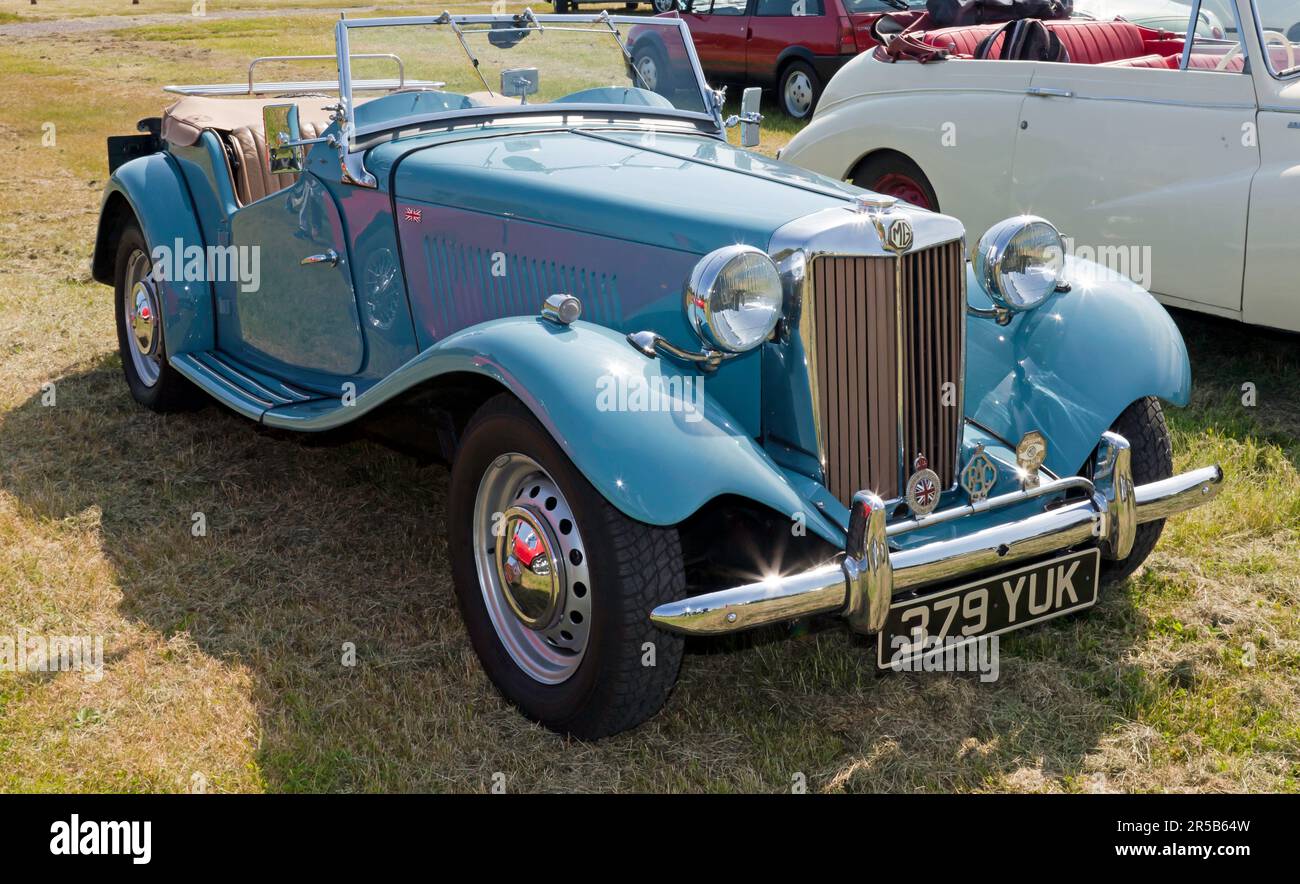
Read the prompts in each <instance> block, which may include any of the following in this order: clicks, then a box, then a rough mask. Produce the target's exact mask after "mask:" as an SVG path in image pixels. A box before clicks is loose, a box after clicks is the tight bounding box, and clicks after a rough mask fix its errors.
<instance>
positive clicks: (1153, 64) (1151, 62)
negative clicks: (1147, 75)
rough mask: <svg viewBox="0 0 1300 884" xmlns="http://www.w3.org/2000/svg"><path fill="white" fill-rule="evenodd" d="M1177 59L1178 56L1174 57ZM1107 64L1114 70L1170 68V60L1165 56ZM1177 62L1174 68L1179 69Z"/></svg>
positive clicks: (1145, 57)
mask: <svg viewBox="0 0 1300 884" xmlns="http://www.w3.org/2000/svg"><path fill="white" fill-rule="evenodd" d="M1173 58H1175V59H1177V58H1178V56H1176V55H1175V56H1173ZM1106 64H1107V65H1108V66H1110V67H1114V68H1168V67H1169V58H1167V57H1166V56H1163V55H1143V56H1141V57H1140V58H1122V59H1120V60H1119V61H1108V62H1106ZM1177 66H1178V65H1177V62H1175V64H1174V67H1177Z"/></svg>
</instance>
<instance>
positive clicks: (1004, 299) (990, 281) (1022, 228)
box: [974, 215, 1065, 311]
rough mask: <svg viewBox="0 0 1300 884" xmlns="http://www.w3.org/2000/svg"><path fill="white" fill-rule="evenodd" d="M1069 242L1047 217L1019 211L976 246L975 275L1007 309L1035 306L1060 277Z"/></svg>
mask: <svg viewBox="0 0 1300 884" xmlns="http://www.w3.org/2000/svg"><path fill="white" fill-rule="evenodd" d="M1064 262H1065V243H1063V242H1062V241H1061V234H1060V233H1058V232H1057V230H1056V228H1055V227H1053V226H1052V225H1051V224H1050V223H1048V222H1047V221H1044V220H1043V219H1042V218H1039V217H1036V216H1034V215H1018V216H1016V217H1015V218H1008V219H1007V220H1005V221H999V222H998V223H997V224H994V225H993V226H992V227H990V228H989V229H988V230H987V231H986V232H985V234H984V235H983V236H981V237H980V241H979V245H977V246H976V247H975V256H974V264H975V278H976V279H978V280H979V281H980V283H981V284H982V285H983V286H984V288H985V290H986V291H987V292H988V293H989V296H990V297H992V298H993V300H994V302H996V303H997V304H998V306H1000V307H1004V308H1006V309H1007V310H1012V311H1021V310H1032V309H1033V308H1035V307H1037V306H1038V305H1039V304H1041V303H1043V301H1045V300H1047V296H1048V295H1050V294H1051V293H1052V292H1053V291H1054V290H1055V289H1056V286H1057V283H1058V282H1059V281H1060V277H1061V269H1062V267H1063V266H1064Z"/></svg>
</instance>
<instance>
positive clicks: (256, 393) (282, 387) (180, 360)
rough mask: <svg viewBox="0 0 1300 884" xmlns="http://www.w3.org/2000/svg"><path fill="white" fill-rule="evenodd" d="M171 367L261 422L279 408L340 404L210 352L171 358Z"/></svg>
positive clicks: (216, 396) (224, 402) (227, 357)
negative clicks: (272, 410) (270, 412)
mask: <svg viewBox="0 0 1300 884" xmlns="http://www.w3.org/2000/svg"><path fill="white" fill-rule="evenodd" d="M171 365H172V367H173V368H175V369H176V370H177V371H179V372H180V373H181V374H183V375H185V377H187V378H189V380H191V381H193V382H194V383H195V384H196V385H197V386H199V387H201V388H202V389H203V390H204V391H206V392H207V393H209V394H210V395H212V396H213V397H214V398H216V399H217V400H218V401H220V402H221V403H222V404H224V405H227V406H229V407H230V408H233V409H234V410H235V411H237V412H239V413H240V414H242V415H244V417H249V418H252V419H253V420H255V421H259V422H260V421H261V420H262V416H263V415H265V414H266V413H267V412H268V411H270V410H271V409H273V408H279V407H280V406H285V405H289V406H302V405H304V404H307V403H316V402H320V403H331V402H332V403H333V404H334V405H336V406H337V404H338V400H330V399H326V398H325V397H322V396H321V395H320V394H319V393H311V392H308V391H306V390H300V389H298V388H297V387H294V386H291V385H289V384H286V383H284V382H283V381H280V380H276V379H275V378H272V377H270V376H268V375H266V374H264V373H262V372H259V371H257V370H255V369H252V368H249V367H248V366H246V365H243V364H241V363H239V362H237V361H235V360H233V359H231V358H230V357H229V356H226V355H223V354H218V353H215V352H213V351H211V350H208V351H204V352H199V353H181V354H180V355H178V356H173V357H172V358H171Z"/></svg>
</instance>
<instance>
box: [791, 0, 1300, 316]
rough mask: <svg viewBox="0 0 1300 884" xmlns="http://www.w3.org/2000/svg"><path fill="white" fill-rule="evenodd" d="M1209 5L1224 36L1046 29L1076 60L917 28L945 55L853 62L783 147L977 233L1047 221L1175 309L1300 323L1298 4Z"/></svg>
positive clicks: (965, 32)
mask: <svg viewBox="0 0 1300 884" xmlns="http://www.w3.org/2000/svg"><path fill="white" fill-rule="evenodd" d="M1207 13H1208V14H1209V15H1212V16H1213V17H1214V19H1216V20H1217V21H1219V22H1222V23H1223V25H1224V27H1223V31H1224V33H1223V35H1222V37H1221V38H1215V37H1212V36H1206V35H1205V34H1204V28H1203V27H1202V28H1200V29H1199V30H1197V31H1196V32H1194V33H1193V34H1191V35H1190V37H1189V34H1188V33H1187V32H1188V31H1189V30H1191V29H1190V28H1184V29H1183V31H1184V32H1183V33H1172V32H1168V31H1160V30H1158V29H1155V28H1150V27H1146V26H1141V25H1137V24H1133V23H1131V22H1129V21H1126V20H1120V19H1115V20H1110V21H1061V22H1047V23H1045V24H1046V26H1047V27H1048V29H1049V30H1051V31H1052V32H1053V33H1055V34H1057V35H1058V36H1059V37H1060V38H1061V41H1062V43H1063V44H1064V45H1065V47H1066V49H1067V50H1068V52H1069V55H1070V61H1069V63H1056V62H1053V63H1049V62H1040V61H1014V60H977V59H975V58H974V57H973V56H974V54H975V49H976V46H977V44H978V43H979V41H980V40H981V39H982V38H983V37H984V36H986V35H987V34H989V33H992V32H993V31H994V30H995V29H996V28H997V27H999V26H998V25H981V26H974V27H964V28H944V29H939V30H929V31H921V32H919V33H918V34H914V35H913V36H915V37H916V39H918V40H919V41H921V42H922V43H925V44H927V45H929V46H933V47H941V48H945V49H947V50H949V52H948V55H947V57H946V58H943V59H940V60H935V61H930V62H928V63H924V64H921V63H917V62H916V61H910V60H900V61H896V62H893V63H891V60H890V59H889V58H888V56H887V53H886V51H885V50H884V49H883V48H882V49H878V50H877V51H876V52H875V53H873V54H871V55H865V56H863V57H861V58H859V59H856V60H855V61H853V62H852V63H850V64H849V65H847V66H845V68H844V69H843V70H842V71H841V72H840V73H839V74H838V75H837V76H836V77H835V78H834V80H832V82H831V83H830V84H828V86H827V88H826V92H825V94H824V96H823V98H822V101H821V104H820V105H819V107H818V110H817V113H816V115H815V116H814V118H813V120H812V122H811V123H810V124H809V125H808V127H807V128H805V129H804V130H803V131H802V132H800V133H799V134H798V135H797V136H796V137H795V138H794V139H793V140H792V141H791V142H790V144H789V146H788V147H787V148H786V149H785V150H784V151H783V153H782V155H781V156H782V159H785V160H788V161H791V162H793V163H796V164H798V165H801V166H805V167H807V168H809V169H813V170H815V171H817V172H821V173H824V174H827V175H833V176H835V177H837V178H842V179H845V180H850V181H853V182H854V183H855V184H858V185H860V186H862V187H867V188H870V189H872V190H876V191H883V192H885V193H890V194H892V195H895V196H898V197H901V198H903V199H905V200H908V201H910V202H913V203H916V204H919V205H921V206H923V207H926V208H930V209H934V210H936V211H942V212H944V213H945V214H949V215H955V216H957V217H958V218H960V219H961V220H962V221H963V222H965V224H966V227H967V229H969V230H983V229H985V228H986V227H988V225H989V224H991V223H992V222H994V221H996V220H997V219H999V218H1003V217H1006V216H1007V215H1014V214H1017V213H1022V212H1024V213H1034V214H1039V215H1044V216H1047V217H1050V218H1052V219H1053V220H1054V221H1055V222H1056V223H1057V224H1058V226H1059V228H1060V230H1061V231H1062V233H1063V234H1065V235H1066V237H1067V244H1069V245H1070V246H1072V247H1073V248H1074V249H1075V250H1076V254H1080V253H1081V254H1082V255H1083V256H1085V257H1093V258H1094V259H1098V260H1100V261H1101V263H1106V264H1109V265H1111V266H1112V268H1113V269H1117V270H1119V271H1121V272H1123V273H1125V274H1126V275H1129V276H1131V277H1133V278H1135V279H1137V281H1139V282H1140V283H1141V284H1143V285H1144V287H1146V288H1148V289H1149V290H1150V291H1151V292H1152V293H1153V294H1155V295H1156V296H1157V297H1158V298H1159V299H1160V300H1162V301H1164V302H1165V303H1167V304H1172V305H1176V306H1180V307H1187V308H1190V309H1193V310H1200V311H1204V312H1207V313H1212V314H1216V315H1219V316H1225V317H1231V318H1235V319H1239V320H1242V321H1245V322H1247V323H1252V324H1257V325H1264V326H1273V327H1276V328H1282V329H1287V330H1291V331H1300V285H1298V284H1297V283H1298V282H1300V273H1298V272H1297V270H1298V267H1297V265H1298V262H1300V249H1298V248H1297V244H1296V238H1295V224H1296V220H1297V218H1298V217H1300V46H1298V45H1297V41H1300V2H1297V0H1195V2H1192V3H1189V4H1188V15H1187V20H1188V23H1189V25H1190V22H1191V21H1193V20H1197V21H1201V22H1204V20H1205V15H1206V14H1207ZM1117 265H1119V266H1117Z"/></svg>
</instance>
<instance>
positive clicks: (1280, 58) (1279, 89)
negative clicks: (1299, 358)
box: [1241, 0, 1300, 331]
mask: <svg viewBox="0 0 1300 884" xmlns="http://www.w3.org/2000/svg"><path fill="white" fill-rule="evenodd" d="M1248 10H1249V4H1248V3H1245V4H1244V5H1243V11H1248ZM1255 10H1257V11H1258V14H1259V18H1258V25H1256V23H1255V22H1252V21H1250V19H1247V18H1245V17H1244V16H1243V20H1245V21H1246V22H1247V23H1246V32H1247V34H1246V42H1247V45H1248V47H1249V51H1250V53H1251V66H1250V67H1251V75H1252V76H1253V77H1254V78H1255V89H1256V92H1257V94H1258V95H1259V114H1258V117H1257V124H1258V128H1259V150H1260V167H1259V171H1258V172H1257V173H1255V180H1254V181H1252V182H1251V187H1250V229H1249V231H1248V233H1247V235H1246V280H1245V291H1244V292H1243V294H1242V305H1241V308H1242V317H1241V318H1242V319H1244V320H1245V321H1246V322H1249V323H1252V324H1254V325H1268V326H1272V327H1274V328H1284V329H1288V330H1290V331H1300V245H1297V237H1296V227H1297V223H1296V222H1297V218H1300V212H1297V211H1296V207H1297V206H1300V174H1298V173H1297V172H1298V169H1297V167H1298V166H1300V71H1290V72H1289V73H1288V69H1289V68H1292V67H1294V66H1295V65H1297V64H1300V2H1297V0H1255ZM1251 18H1253V16H1252V17H1251ZM1259 25H1262V27H1263V29H1264V31H1265V32H1269V36H1268V37H1267V40H1268V43H1267V45H1264V43H1263V40H1262V39H1261V36H1260V34H1261V32H1260V31H1259V30H1258V29H1257V28H1258V26H1259ZM1288 46H1289V51H1288Z"/></svg>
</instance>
